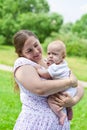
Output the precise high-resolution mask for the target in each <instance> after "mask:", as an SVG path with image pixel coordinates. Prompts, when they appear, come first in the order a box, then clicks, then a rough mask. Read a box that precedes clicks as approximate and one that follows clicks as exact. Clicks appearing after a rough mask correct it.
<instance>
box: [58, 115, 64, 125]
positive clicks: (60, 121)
mask: <svg viewBox="0 0 87 130" xmlns="http://www.w3.org/2000/svg"><path fill="white" fill-rule="evenodd" d="M65 118H66V114H65V113H64V114H63V115H62V116H61V117H60V119H59V123H60V125H63V124H64V120H65Z"/></svg>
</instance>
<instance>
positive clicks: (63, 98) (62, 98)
mask: <svg viewBox="0 0 87 130" xmlns="http://www.w3.org/2000/svg"><path fill="white" fill-rule="evenodd" d="M48 100H49V102H51V103H53V104H55V105H58V106H60V110H61V109H63V107H71V106H72V104H73V98H72V97H71V96H70V95H69V94H68V93H65V92H61V93H57V94H54V95H52V96H49V97H48Z"/></svg>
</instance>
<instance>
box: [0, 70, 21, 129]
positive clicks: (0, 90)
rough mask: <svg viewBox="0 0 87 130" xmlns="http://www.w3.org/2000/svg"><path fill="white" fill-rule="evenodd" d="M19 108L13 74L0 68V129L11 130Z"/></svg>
mask: <svg viewBox="0 0 87 130" xmlns="http://www.w3.org/2000/svg"><path fill="white" fill-rule="evenodd" d="M20 108H21V103H20V101H19V94H18V93H15V92H14V82H13V75H12V73H10V72H4V71H1V70H0V130H12V129H13V126H14V124H15V120H16V118H17V116H18V113H19V111H20Z"/></svg>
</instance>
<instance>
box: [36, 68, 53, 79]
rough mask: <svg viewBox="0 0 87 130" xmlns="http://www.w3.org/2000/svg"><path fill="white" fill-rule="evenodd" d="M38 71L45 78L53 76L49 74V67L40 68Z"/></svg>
mask: <svg viewBox="0 0 87 130" xmlns="http://www.w3.org/2000/svg"><path fill="white" fill-rule="evenodd" d="M37 72H38V74H39V75H40V76H41V77H43V78H46V79H50V78H51V76H50V74H49V72H48V70H47V69H41V68H38V69H37Z"/></svg>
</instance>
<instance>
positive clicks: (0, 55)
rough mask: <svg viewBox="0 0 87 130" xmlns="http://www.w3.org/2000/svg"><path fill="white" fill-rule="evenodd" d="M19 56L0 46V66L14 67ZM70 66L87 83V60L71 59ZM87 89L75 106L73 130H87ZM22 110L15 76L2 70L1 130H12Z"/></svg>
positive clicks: (11, 48) (0, 87)
mask: <svg viewBox="0 0 87 130" xmlns="http://www.w3.org/2000/svg"><path fill="white" fill-rule="evenodd" d="M16 57H17V55H16V54H15V51H14V48H13V47H9V46H0V64H6V65H11V66H13V64H14V61H15V59H16ZM67 61H68V64H69V66H70V68H71V69H72V71H73V72H74V74H75V75H76V76H77V77H78V79H79V80H84V81H87V59H84V58H77V57H69V58H67ZM86 93H87V89H86V88H85V95H84V97H83V99H82V100H81V101H80V102H79V103H78V104H77V105H76V106H74V118H73V120H72V121H71V130H86V129H87V119H86V118H87V111H86V109H87V94H86ZM20 110H21V103H20V100H19V94H18V93H15V92H14V82H13V74H12V73H11V72H6V71H1V70H0V130H12V128H13V126H14V124H15V121H16V119H17V116H18V114H19V112H20Z"/></svg>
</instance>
